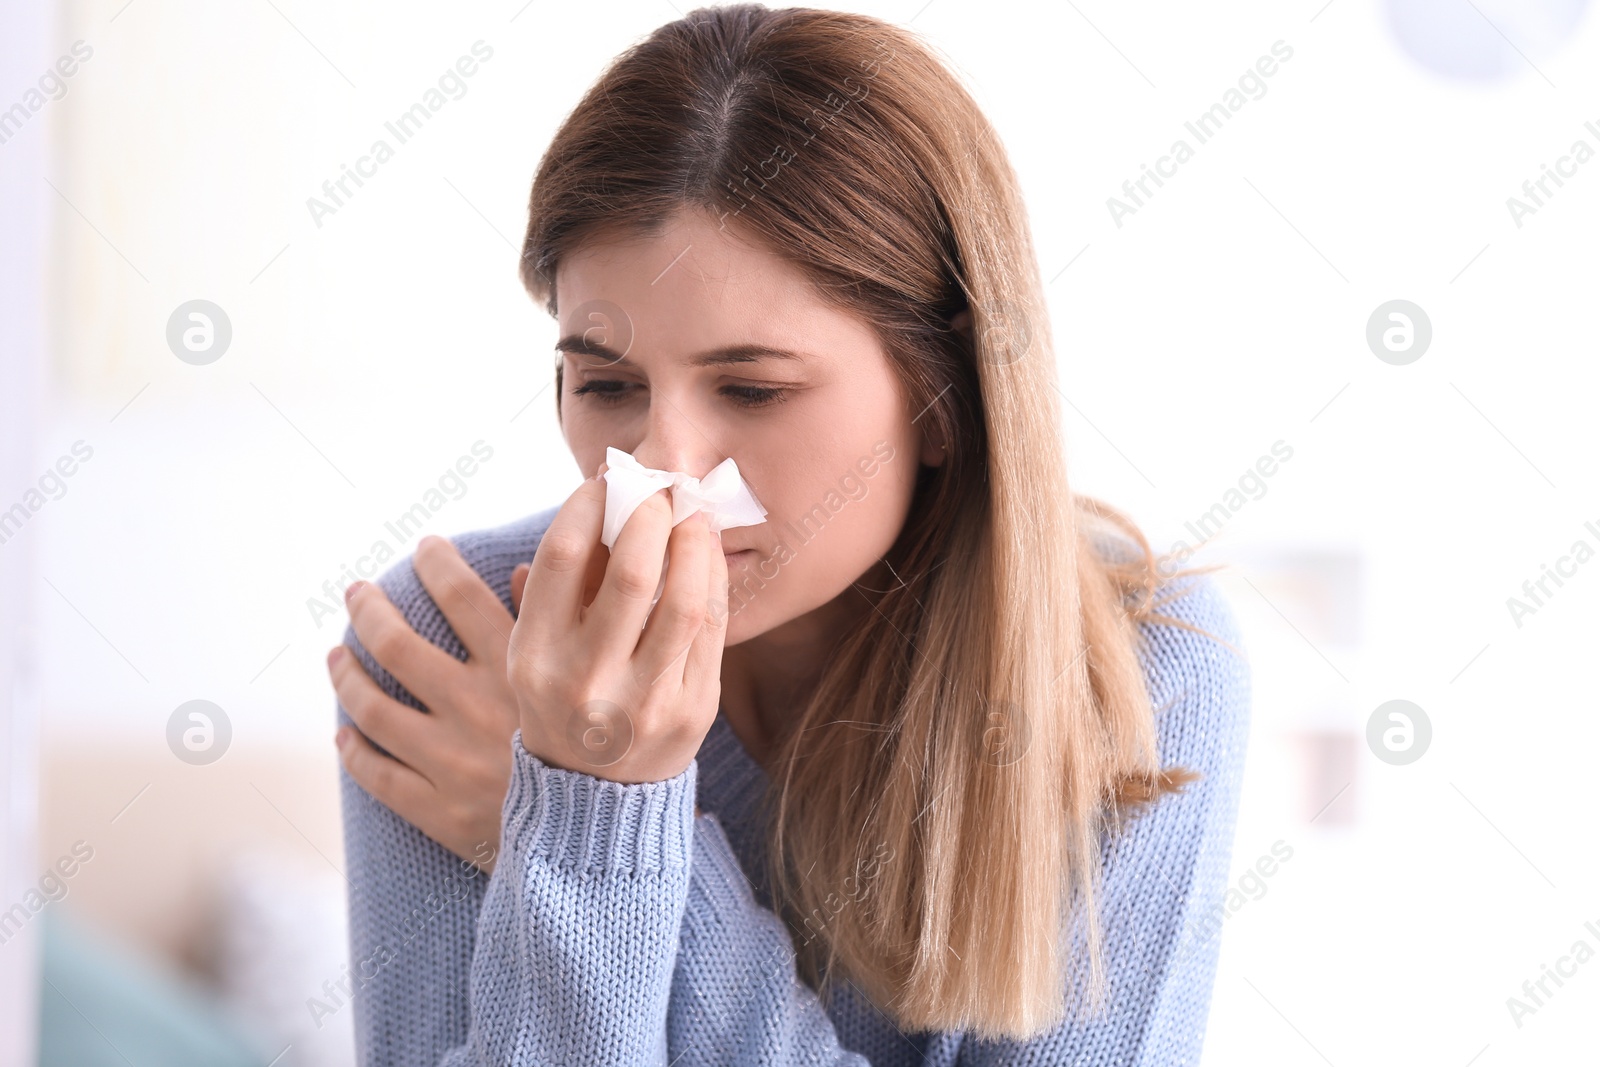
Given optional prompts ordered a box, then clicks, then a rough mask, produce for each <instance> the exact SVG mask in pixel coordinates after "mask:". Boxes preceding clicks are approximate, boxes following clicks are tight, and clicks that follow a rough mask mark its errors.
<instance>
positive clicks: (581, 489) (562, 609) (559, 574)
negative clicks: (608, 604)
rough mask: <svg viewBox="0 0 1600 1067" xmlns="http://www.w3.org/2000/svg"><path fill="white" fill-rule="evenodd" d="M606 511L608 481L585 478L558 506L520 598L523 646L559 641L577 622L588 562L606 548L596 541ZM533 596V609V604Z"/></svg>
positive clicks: (535, 555)
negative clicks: (559, 508)
mask: <svg viewBox="0 0 1600 1067" xmlns="http://www.w3.org/2000/svg"><path fill="white" fill-rule="evenodd" d="M605 515H606V483H605V482H603V481H599V480H594V481H587V482H584V483H583V484H582V485H580V486H578V488H577V489H576V490H574V492H573V494H572V495H571V496H570V497H568V498H567V502H566V503H565V504H562V505H561V510H560V511H558V512H556V517H555V518H554V519H552V520H551V521H550V525H549V527H548V528H546V530H545V532H544V536H542V537H540V538H539V546H538V548H536V549H534V552H533V564H532V566H531V568H530V570H529V574H528V580H527V582H526V583H525V586H524V589H523V593H522V599H521V600H519V601H518V604H519V610H518V612H517V630H518V631H519V632H520V633H521V634H522V635H524V636H523V637H519V638H518V640H523V641H526V646H525V647H529V648H545V647H549V646H551V645H556V644H560V643H561V642H562V641H563V640H564V639H565V638H566V637H567V636H568V635H569V634H570V633H571V631H572V629H573V628H574V627H576V626H577V625H578V622H579V615H580V613H581V612H582V610H583V588H584V585H585V583H586V582H587V580H588V573H589V568H590V565H591V561H593V560H594V558H595V556H596V555H599V554H601V553H604V552H605V550H606V549H605V545H603V544H601V543H600V530H601V527H602V525H603V524H604V522H605ZM602 558H603V557H602ZM535 596H537V597H538V600H539V605H538V607H539V610H537V611H534V610H532V607H533V605H532V604H531V601H532V599H533V598H534V597H535Z"/></svg>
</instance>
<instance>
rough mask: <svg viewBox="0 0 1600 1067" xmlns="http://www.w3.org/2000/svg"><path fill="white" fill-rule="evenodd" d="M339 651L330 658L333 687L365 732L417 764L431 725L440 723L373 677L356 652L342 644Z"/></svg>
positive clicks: (408, 761) (341, 702) (423, 750)
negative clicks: (389, 692) (395, 694)
mask: <svg viewBox="0 0 1600 1067" xmlns="http://www.w3.org/2000/svg"><path fill="white" fill-rule="evenodd" d="M334 651H335V652H339V653H340V654H339V655H336V656H332V657H330V659H329V662H328V674H329V676H330V677H331V678H332V679H333V691H334V694H335V695H336V696H337V697H338V699H339V705H340V706H341V707H343V708H344V710H345V714H347V715H349V716H350V718H351V719H352V720H354V722H355V724H356V725H357V726H358V727H360V728H361V732H362V733H363V734H365V735H366V736H367V737H370V738H371V739H372V740H374V741H376V742H377V743H378V744H379V745H382V746H383V748H384V749H386V750H387V751H389V752H392V753H394V754H395V756H397V757H398V758H399V759H400V760H402V761H403V762H405V763H407V764H411V765H415V764H416V762H417V756H418V754H419V753H422V752H426V751H428V749H427V745H428V744H429V743H430V740H429V734H428V727H430V726H436V725H437V724H436V723H435V722H433V720H432V718H431V717H430V716H428V715H427V714H425V713H423V712H420V711H418V710H417V709H416V708H410V707H407V706H406V705H404V704H402V703H400V702H399V701H398V700H396V699H395V698H394V697H392V696H390V695H389V694H388V693H385V692H384V691H383V690H382V689H380V688H379V687H378V683H377V682H375V681H373V680H372V676H371V675H369V674H368V673H367V672H366V670H365V669H364V668H363V667H362V666H361V663H360V662H359V661H358V660H357V659H356V657H355V654H354V653H352V652H351V651H350V650H349V649H348V648H345V647H344V646H343V645H340V646H339V647H338V648H336V649H335V650H334Z"/></svg>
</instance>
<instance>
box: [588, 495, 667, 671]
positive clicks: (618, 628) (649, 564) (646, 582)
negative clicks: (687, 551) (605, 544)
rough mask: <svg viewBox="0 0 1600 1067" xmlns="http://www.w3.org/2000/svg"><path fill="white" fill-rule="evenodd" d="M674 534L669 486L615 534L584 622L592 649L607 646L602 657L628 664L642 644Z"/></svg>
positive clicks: (629, 518) (650, 498) (636, 510)
mask: <svg viewBox="0 0 1600 1067" xmlns="http://www.w3.org/2000/svg"><path fill="white" fill-rule="evenodd" d="M671 533H672V501H671V499H669V497H668V495H667V492H666V490H665V489H658V490H656V491H655V492H654V493H651V494H650V495H649V496H648V497H646V498H645V500H644V502H643V503H642V504H640V505H639V506H638V508H636V509H635V510H634V512H633V514H632V515H630V516H628V521H627V522H625V523H623V524H622V531H621V532H620V533H618V534H617V543H616V544H615V545H613V546H612V548H611V558H610V560H608V561H607V562H606V576H605V580H604V581H603V582H601V583H600V591H599V592H598V593H596V594H595V598H594V604H593V605H591V606H590V608H589V610H588V612H586V613H585V615H584V618H583V622H582V626H583V627H584V628H585V629H586V630H588V631H589V632H590V633H591V634H593V637H592V638H591V640H590V643H589V647H590V648H593V649H604V650H605V651H604V653H603V655H604V657H605V658H606V659H608V660H609V661H610V662H612V663H626V662H627V661H628V660H629V659H631V658H632V657H633V653H634V649H636V648H637V647H638V646H639V635H640V633H641V632H642V631H643V630H644V621H645V616H646V615H647V614H648V613H649V611H650V602H651V601H652V600H654V599H655V595H656V590H658V589H660V588H661V568H662V565H663V564H665V563H666V559H667V538H668V537H669V536H670V535H671ZM597 536H598V531H597Z"/></svg>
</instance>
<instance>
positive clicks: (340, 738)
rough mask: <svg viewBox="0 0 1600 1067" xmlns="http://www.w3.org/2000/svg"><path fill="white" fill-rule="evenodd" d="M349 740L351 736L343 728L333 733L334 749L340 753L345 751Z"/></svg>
mask: <svg viewBox="0 0 1600 1067" xmlns="http://www.w3.org/2000/svg"><path fill="white" fill-rule="evenodd" d="M348 740H350V735H349V733H347V732H346V731H345V728H344V727H343V726H341V727H339V728H338V729H337V730H335V731H334V732H333V747H334V748H336V749H338V750H339V751H341V752H343V751H344V745H345V742H346V741H348Z"/></svg>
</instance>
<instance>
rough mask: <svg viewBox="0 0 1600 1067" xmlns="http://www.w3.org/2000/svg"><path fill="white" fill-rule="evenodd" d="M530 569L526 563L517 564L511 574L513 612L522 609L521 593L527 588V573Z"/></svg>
mask: <svg viewBox="0 0 1600 1067" xmlns="http://www.w3.org/2000/svg"><path fill="white" fill-rule="evenodd" d="M530 569H531V568H529V566H528V565H527V564H526V563H519V564H517V565H516V567H515V568H514V569H513V570H512V572H511V606H512V608H513V610H516V609H520V608H521V607H522V593H523V590H525V589H526V588H527V587H528V571H529V570H530Z"/></svg>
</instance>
